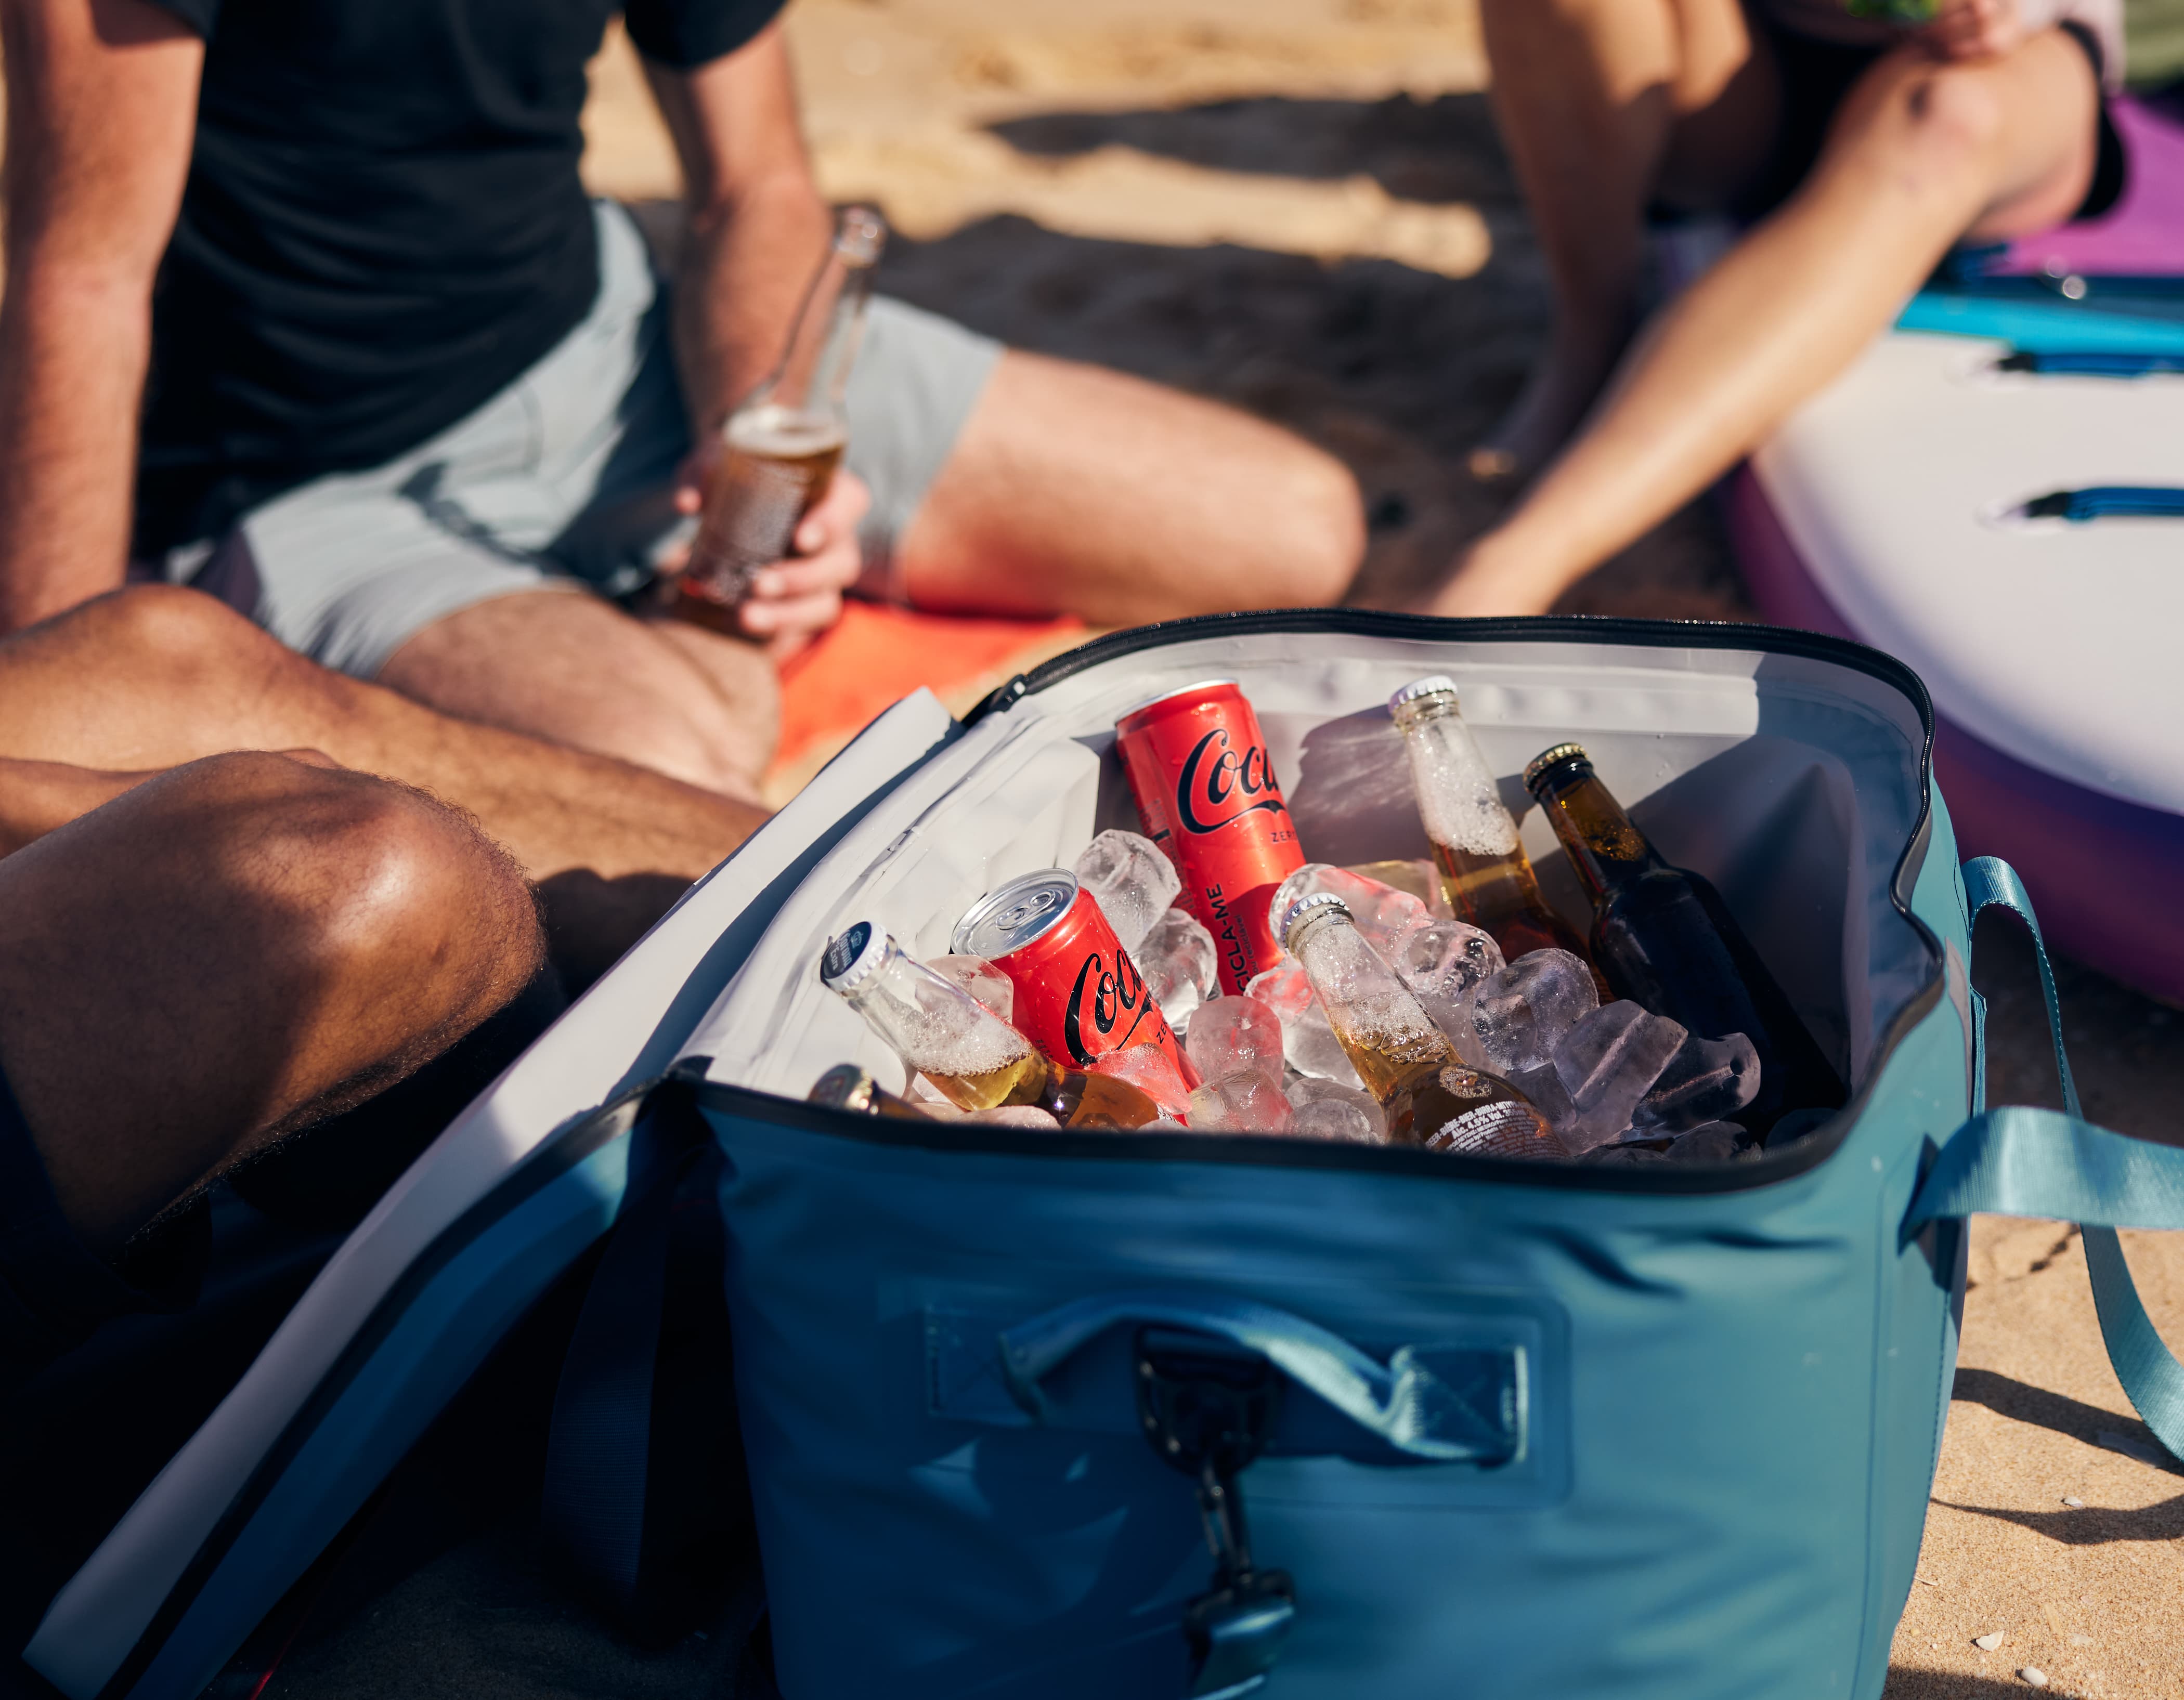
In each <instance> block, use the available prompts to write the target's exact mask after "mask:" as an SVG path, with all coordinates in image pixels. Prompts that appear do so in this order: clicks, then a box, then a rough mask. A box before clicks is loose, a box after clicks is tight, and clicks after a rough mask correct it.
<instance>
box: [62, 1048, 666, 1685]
mask: <svg viewBox="0 0 2184 1700" xmlns="http://www.w3.org/2000/svg"><path fill="white" fill-rule="evenodd" d="M657 1084H658V1083H657V1082H654V1081H646V1082H644V1083H643V1084H642V1085H639V1086H632V1087H631V1088H630V1089H629V1090H628V1091H627V1092H622V1093H620V1094H617V1095H616V1097H614V1098H612V1099H610V1100H609V1101H608V1102H607V1103H604V1104H602V1105H601V1106H599V1108H597V1109H594V1110H591V1111H589V1112H587V1113H586V1114H583V1115H582V1116H579V1117H577V1118H574V1119H573V1122H574V1125H571V1126H570V1127H569V1128H568V1129H567V1130H566V1131H564V1132H562V1133H560V1134H559V1135H555V1136H549V1138H548V1139H547V1141H546V1142H543V1144H542V1145H541V1146H540V1147H539V1148H538V1150H537V1151H535V1152H534V1153H532V1155H531V1156H530V1157H528V1158H526V1159H525V1160H524V1161H523V1162H522V1163H521V1164H520V1165H519V1166H518V1167H517V1168H516V1169H514V1170H513V1171H512V1172H510V1174H508V1175H504V1177H502V1179H501V1181H499V1184H498V1185H496V1186H494V1187H493V1190H492V1191H491V1192H487V1194H486V1195H485V1197H482V1198H481V1199H479V1200H478V1201H477V1202H476V1203H474V1204H472V1205H471V1207H470V1208H468V1209H467V1210H465V1211H464V1212H463V1214H461V1215H460V1216H458V1217H457V1218H456V1219H454V1221H453V1222H451V1223H449V1224H448V1225H447V1226H446V1227H445V1228H443V1229H442V1230H441V1231H439V1233H438V1234H437V1236H434V1238H433V1240H432V1243H431V1244H430V1245H428V1246H427V1247H426V1248H425V1249H424V1251H423V1252H421V1253H420V1254H419V1255H418V1256H417V1257H416V1258H413V1259H412V1260H411V1262H410V1264H409V1267H408V1268H406V1269H404V1270H403V1272H402V1274H401V1275H400V1276H399V1277H398V1279H397V1280H396V1281H394V1283H393V1285H392V1286H389V1287H388V1288H387V1292H385V1293H384V1294H382V1296H381V1297H380V1300H379V1303H377V1304H376V1305H374V1306H373V1307H372V1310H371V1314H370V1316H369V1317H367V1318H366V1319H365V1322H364V1325H363V1326H361V1327H360V1328H359V1329H358V1330H357V1331H356V1332H355V1333H354V1335H352V1336H350V1338H349V1342H348V1344H347V1345H346V1346H344V1347H343V1348H342V1352H341V1355H340V1356H339V1357H338V1358H336V1359H335V1360H334V1362H333V1364H332V1366H331V1368H330V1369H327V1371H326V1374H325V1375H322V1376H321V1377H320V1380H319V1383H318V1385H317V1386H315V1387H314V1388H313V1389H312V1390H311V1394H310V1397H309V1398H308V1399H306V1400H305V1401H304V1404H303V1406H302V1407H301V1408H299V1409H298V1411H297V1412H296V1414H295V1415H294V1416H292V1417H291V1418H290V1419H288V1421H287V1424H286V1425H284V1426H283V1427H282V1429H281V1434H280V1437H279V1438H278V1439H277V1440H276V1441H275V1442H273V1444H272V1445H271V1446H270V1447H267V1448H266V1450H265V1454H264V1455H263V1456H262V1457H261V1458H259V1460H258V1464H257V1467H256V1468H255V1469H253V1470H252V1471H251V1472H250V1475H249V1479H248V1481H245V1482H244V1483H243V1485H242V1487H241V1488H240V1489H239V1490H238V1491H237V1493H236V1496H235V1497H234V1498H233V1499H231V1500H230V1501H229V1502H228V1505H227V1508H226V1510H225V1511H223V1512H222V1513H221V1514H220V1520H219V1521H218V1522H217V1523H215V1524H214V1525H213V1527H212V1530H211V1531H210V1532H209V1534H208V1535H207V1536H205V1538H204V1540H203V1542H202V1543H200V1544H199V1546H198V1550H197V1551H196V1552H195V1553H193V1554H192V1555H191V1558H190V1562H189V1563H188V1564H187V1565H186V1566H185V1567H184V1568H183V1570H182V1573H181V1575H179V1576H178V1577H176V1578H175V1585H174V1586H172V1587H171V1588H170V1589H169V1590H168V1591H167V1596H166V1597H165V1598H164V1600H162V1601H161V1602H160V1603H159V1610H158V1611H156V1612H154V1613H153V1615H152V1619H151V1621H150V1622H148V1624H146V1625H145V1626H144V1631H143V1633H142V1634H141V1635H140V1636H137V1637H136V1642H135V1644H134V1645H133V1646H131V1648H130V1650H129V1653H128V1656H127V1657H126V1658H124V1659H123V1660H122V1661H121V1663H120V1664H119V1665H117V1666H116V1667H115V1668H114V1675H112V1676H110V1677H109V1678H108V1679H107V1681H106V1683H105V1685H104V1686H103V1687H101V1688H100V1689H99V1691H98V1696H97V1700H124V1697H125V1696H126V1695H127V1694H128V1692H129V1691H130V1690H131V1688H133V1687H135V1686H136V1683H137V1681H138V1680H139V1679H140V1678H141V1677H142V1675H143V1674H144V1672H145V1670H146V1669H148V1667H149V1666H150V1664H151V1663H152V1661H153V1659H154V1658H157V1657H158V1656H159V1651H160V1649H161V1648H162V1647H164V1646H165V1645H166V1643H167V1638H168V1636H170V1635H172V1634H173V1633H174V1631H175V1626H176V1625H178V1624H180V1623H181V1620H182V1618H183V1617H184V1616H185V1615H186V1614H187V1612H188V1611H189V1608H191V1607H192V1605H194V1604H195V1603H196V1602H197V1597H198V1595H199V1594H200V1593H201V1592H203V1590H204V1586H205V1584H206V1583H207V1582H208V1581H210V1580H211V1578H212V1575H213V1572H214V1571H215V1570H216V1569H219V1568H220V1564H221V1563H222V1562H223V1561H224V1560H225V1559H226V1557H227V1554H228V1551H229V1549H230V1548H231V1547H232V1546H233V1545H234V1544H235V1542H236V1539H237V1536H240V1535H241V1534H242V1531H243V1530H244V1529H245V1528H247V1527H248V1525H249V1523H250V1519H252V1518H253V1517H254V1516H256V1515H257V1514H258V1512H259V1508H261V1507H262V1506H263V1505H264V1504H265V1500H266V1498H267V1497H269V1496H270V1494H271V1492H273V1489H274V1488H275V1487H276V1486H277V1485H278V1484H279V1482H280V1481H281V1477H282V1476H284V1475H286V1474H287V1470H288V1467H289V1466H290V1465H291V1464H293V1463H294V1462H295V1459H296V1456H297V1454H298V1453H299V1452H301V1451H302V1450H303V1448H304V1446H305V1445H306V1444H308V1443H309V1441H310V1438H311V1436H313V1435H315V1433H316V1432H317V1431H318V1427H319V1425H320V1423H321V1422H322V1421H324V1420H325V1419H326V1414H327V1413H328V1412H329V1411H330V1410H331V1409H332V1408H333V1407H334V1405H335V1404H336V1403H337V1402H338V1401H339V1400H340V1398H341V1397H342V1396H343V1394H344V1393H346V1392H348V1389H349V1387H350V1386H352V1385H353V1384H354V1382H355V1381H356V1379H357V1377H358V1376H359V1375H360V1374H361V1373H362V1372H363V1370H364V1369H365V1366H366V1365H367V1364H369V1363H370V1361H371V1357H372V1354H373V1353H375V1352H376V1351H377V1350H378V1349H379V1347H380V1346H381V1345H382V1343H383V1342H385V1340H386V1339H387V1336H388V1335H389V1334H391V1333H392V1332H393V1331H394V1328H395V1326H396V1325H397V1324H398V1323H399V1322H400V1321H401V1319H402V1317H403V1315H404V1313H406V1312H407V1311H408V1309H409V1306H410V1304H411V1303H413V1302H414V1301H415V1299H416V1297H417V1296H418V1294H419V1293H420V1292H422V1291H423V1290H424V1288H425V1287H426V1286H427V1285H429V1284H430V1283H431V1281H432V1280H433V1278H434V1277H435V1276H437V1275H438V1274H439V1273H440V1271H441V1270H442V1269H445V1268H446V1267H447V1265H448V1264H449V1263H451V1262H453V1261H454V1258H456V1257H458V1256H460V1254H461V1253H463V1252H464V1251H465V1250H466V1249H467V1248H468V1247H470V1245H471V1242H474V1241H475V1240H476V1238H477V1237H478V1236H480V1235H481V1234H482V1233H484V1232H485V1231H487V1229H488V1228H490V1227H492V1226H493V1225H494V1224H495V1223H497V1222H499V1220H500V1219H502V1218H503V1217H504V1216H505V1215H507V1214H508V1213H509V1212H510V1210H513V1209H514V1208H516V1207H517V1206H518V1205H520V1204H521V1203H523V1202H524V1201H525V1200H526V1199H528V1198H529V1197H532V1195H533V1194H535V1193H537V1192H541V1191H543V1189H544V1188H545V1187H546V1186H548V1185H549V1184H550V1183H551V1182H553V1181H556V1180H559V1179H560V1177H561V1176H562V1175H565V1174H566V1173H568V1171H569V1170H570V1169H573V1168H575V1167H576V1166H577V1164H579V1163H582V1161H583V1160H584V1159H585V1158H588V1157H589V1156H591V1155H592V1154H593V1153H594V1152H596V1151H599V1150H600V1149H601V1148H603V1147H605V1146H607V1145H609V1144H611V1143H612V1142H614V1141H615V1140H616V1139H620V1138H624V1137H627V1136H628V1135H629V1134H630V1133H631V1132H632V1131H633V1130H634V1129H635V1127H636V1125H637V1121H638V1116H639V1114H641V1113H642V1112H643V1109H644V1108H645V1107H646V1104H647V1103H648V1101H649V1098H650V1096H651V1094H652V1091H653V1088H654V1087H655V1086H656V1085H657Z"/></svg>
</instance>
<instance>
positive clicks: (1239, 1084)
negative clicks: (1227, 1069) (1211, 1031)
mask: <svg viewBox="0 0 2184 1700" xmlns="http://www.w3.org/2000/svg"><path fill="white" fill-rule="evenodd" d="M1295 1119H1296V1115H1295V1111H1293V1110H1291V1109H1290V1101H1289V1100H1288V1099H1287V1098H1285V1097H1283V1096H1282V1092H1281V1088H1280V1087H1279V1086H1276V1085H1275V1084H1274V1083H1273V1081H1270V1080H1268V1078H1267V1076H1266V1075H1264V1074H1263V1073H1262V1072H1261V1071H1260V1070H1259V1069H1255V1068H1245V1069H1237V1070H1236V1071H1235V1072H1234V1074H1230V1075H1223V1076H1222V1077H1221V1078H1220V1079H1219V1080H1217V1081H1206V1084H1205V1085H1203V1086H1201V1087H1199V1089H1198V1090H1197V1091H1196V1092H1193V1093H1192V1094H1191V1095H1190V1127H1191V1131H1192V1132H1194V1133H1287V1132H1288V1131H1290V1124H1291V1123H1292V1122H1294V1121H1295Z"/></svg>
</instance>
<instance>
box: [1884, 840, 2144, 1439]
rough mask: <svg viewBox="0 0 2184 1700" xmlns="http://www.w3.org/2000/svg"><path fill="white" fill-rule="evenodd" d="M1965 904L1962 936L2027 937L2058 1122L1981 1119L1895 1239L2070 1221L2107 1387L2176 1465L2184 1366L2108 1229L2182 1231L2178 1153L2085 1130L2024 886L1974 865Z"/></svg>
mask: <svg viewBox="0 0 2184 1700" xmlns="http://www.w3.org/2000/svg"><path fill="white" fill-rule="evenodd" d="M1964 895H1965V899H1966V907H1967V909H1968V911H1969V918H1968V919H1967V922H1966V931H1967V934H1969V932H1970V928H1971V926H1972V925H1975V924H1976V923H1977V921H1978V920H1979V918H1980V915H1981V913H1982V912H1983V911H1984V910H1986V909H1988V908H1997V907H1998V908H2006V909H2009V910H2010V911H2011V912H2013V913H2014V914H2016V915H2017V916H2018V917H2019V918H2020V919H2022V920H2023V921H2024V923H2025V927H2026V929H2027V930H2028V931H2030V932H2031V935H2032V945H2033V949H2034V951H2035V953H2036V954H2037V956H2038V958H2039V963H2040V989H2041V992H2042V995H2043V996H2044V997H2046V999H2047V1001H2048V1031H2049V1032H2050V1033H2051V1034H2052V1035H2053V1038H2054V1042H2055V1067H2056V1069H2057V1071H2058V1072H2059V1074H2060V1075H2061V1076H2062V1081H2063V1103H2064V1105H2065V1106H2066V1108H2067V1113H2059V1112H2057V1111H2054V1110H2047V1109H2032V1108H2028V1107H2026V1106H2025V1105H2021V1104H2013V1105H2007V1106H2005V1107H2003V1108H2000V1109H1992V1110H1990V1109H1985V1108H1982V1109H1981V1113H1980V1114H1977V1115H1975V1116H1973V1117H1972V1118H1971V1119H1970V1120H1969V1121H1967V1122H1966V1123H1965V1124H1964V1125H1963V1126H1962V1127H1960V1128H1958V1130H1957V1131H1956V1132H1955V1133H1953V1135H1951V1136H1950V1137H1949V1142H1948V1143H1947V1145H1945V1146H1943V1147H1942V1152H1941V1154H1940V1156H1939V1157H1937V1158H1936V1159H1935V1162H1934V1166H1933V1168H1932V1169H1930V1170H1929V1171H1928V1172H1927V1175H1926V1178H1925V1181H1924V1183H1922V1184H1921V1186H1919V1193H1918V1196H1917V1197H1915V1198H1914V1199H1913V1200H1912V1201H1911V1214H1910V1215H1909V1217H1908V1219H1907V1220H1906V1222H1905V1227H1906V1229H1907V1231H1917V1230H1918V1229H1919V1228H1921V1227H1923V1226H1925V1225H1926V1224H1927V1223H1928V1222H1931V1221H1936V1220H1939V1219H1947V1218H1952V1217H1964V1216H1970V1215H1973V1214H1977V1213H1980V1212H1982V1211H1984V1212H1986V1213H1988V1214H1993V1215H2000V1216H2051V1217H2057V1218H2063V1219H2070V1220H2074V1221H2075V1222H2076V1223H2077V1224H2078V1225H2079V1229H2080V1231H2081V1233H2082V1234H2083V1235H2084V1236H2085V1242H2086V1271H2087V1275H2088V1276H2089V1277H2090V1278H2091V1280H2092V1289H2093V1306H2094V1308H2095V1309H2096V1310H2097V1311H2098V1313H2099V1314H2100V1319H2101V1335H2102V1337H2103V1340H2104V1341H2105V1342H2107V1345H2108V1349H2109V1363H2110V1364H2112V1365H2113V1366H2114V1369H2115V1375H2116V1380H2117V1381H2120V1382H2121V1383H2122V1384H2123V1390H2124V1392H2125V1394H2126V1397H2129V1399H2130V1400H2131V1404H2132V1406H2133V1408H2135V1409H2137V1412H2138V1414H2139V1415H2140V1417H2141V1418H2142V1419H2144V1420H2145V1423H2146V1425H2147V1427H2148V1428H2149V1429H2151V1430H2152V1431H2153V1436H2154V1438H2155V1439H2157V1440H2159V1442H2161V1444H2162V1445H2163V1446H2165V1447H2167V1448H2168V1449H2169V1451H2170V1453H2171V1454H2172V1455H2173V1456H2175V1457H2177V1458H2184V1366H2179V1364H2177V1361H2176V1358H2175V1356H2174V1355H2173V1354H2172V1353H2170V1350H2169V1348H2168V1347H2166V1346H2165V1345H2164V1344H2163V1343H2162V1341H2161V1336H2160V1335H2159V1333H2157V1332H2156V1331H2155V1330H2154V1326H2153V1322H2152V1320H2151V1319H2149V1318H2148V1316H2147V1314H2146V1307H2145V1306H2144V1305H2143V1304H2142V1303H2140V1302H2139V1297H2138V1289H2137V1286H2135V1285H2133V1283H2132V1281H2131V1269H2130V1266H2129V1265H2128V1264H2126V1262H2125V1261H2124V1255H2123V1247H2122V1245H2121V1243H2120V1242H2119V1241H2118V1240H2117V1238H2116V1234H2115V1231H2116V1230H2117V1229H2118V1228H2173V1229H2184V1151H2179V1150H2176V1149H2174V1148H2172V1147H2169V1146H2165V1145H2153V1144H2149V1143H2148V1142H2146V1141H2144V1140H2140V1139H2129V1138H2126V1137H2125V1136H2123V1135H2122V1134H2120V1133H2111V1132H2109V1131H2108V1130H2107V1129H2106V1128H2102V1127H2096V1126H2094V1125H2092V1123H2091V1122H2089V1121H2087V1120H2086V1119H2084V1117H2083V1115H2082V1114H2081V1106H2080V1104H2079V1102H2078V1086H2077V1082H2076V1081H2074V1080H2072V1079H2071V1077H2070V1056H2069V1054H2068V1053H2066V1052H2065V1051H2064V1046H2063V1015H2062V1007H2061V1004H2060V1003H2059V1000H2058V999H2057V997H2056V993H2055V972H2054V969H2053V967H2052V966H2051V965H2050V964H2049V963H2048V947H2047V945H2046V943H2045V942H2043V941H2042V938H2041V936H2040V923H2039V921H2038V920H2037V919H2036V918H2035V917H2034V915H2033V913H2032V900H2031V898H2030V897H2027V896H2026V895H2025V885H2024V882H2023V881H2020V879H2019V878H2018V877H2017V874H2016V871H2015V870H2014V869H2012V868H2011V867H2010V865H2009V864H2008V863H2007V862H2004V861H2003V860H2002V859H2001V858H1998V857H1994V856H1981V857H1980V858H1977V859H1975V860H1974V861H1970V862H1967V863H1966V864H1964ZM1980 1090H1981V1094H1982V1096H1981V1100H1980V1102H1981V1103H1982V1104H1983V1103H1984V1090H1985V1089H1984V1087H1983V1086H1982V1087H1981V1089H1980Z"/></svg>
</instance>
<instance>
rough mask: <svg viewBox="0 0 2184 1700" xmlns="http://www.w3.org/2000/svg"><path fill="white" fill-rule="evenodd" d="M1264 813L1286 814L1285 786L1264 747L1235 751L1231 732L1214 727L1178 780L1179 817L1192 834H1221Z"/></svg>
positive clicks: (1197, 747)
mask: <svg viewBox="0 0 2184 1700" xmlns="http://www.w3.org/2000/svg"><path fill="white" fill-rule="evenodd" d="M1262 808H1263V809H1266V810H1268V812H1269V813H1271V814H1288V813H1289V808H1288V806H1287V805H1286V804H1285V803H1283V801H1282V788H1281V786H1280V784H1279V781H1276V780H1275V778H1274V767H1273V763H1272V762H1270V761H1268V759H1267V752H1266V749H1265V747H1263V746H1262V745H1259V744H1251V745H1248V746H1246V747H1245V748H1244V749H1243V750H1242V751H1241V752H1239V751H1237V750H1235V749H1234V748H1232V747H1230V745H1229V729H1228V728H1227V727H1226V726H1216V727H1215V728H1214V729H1213V730H1212V731H1210V732H1208V733H1207V734H1206V736H1204V737H1202V738H1201V739H1200V740H1199V741H1198V742H1197V743H1196V744H1195V745H1194V746H1192V747H1191V752H1190V757H1189V758H1188V759H1186V760H1185V761H1184V764H1183V772H1182V775H1180V776H1179V777H1178V779H1177V781H1176V782H1175V812H1176V818H1177V819H1179V820H1180V821H1182V823H1183V825H1184V831H1189V832H1196V833H1206V832H1217V831H1220V830H1221V829H1222V828H1223V827H1224V826H1226V825H1229V823H1230V822H1231V821H1234V820H1240V819H1243V817H1244V816H1245V815H1247V814H1256V813H1257V812H1258V811H1259V810H1261V809H1262Z"/></svg>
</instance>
